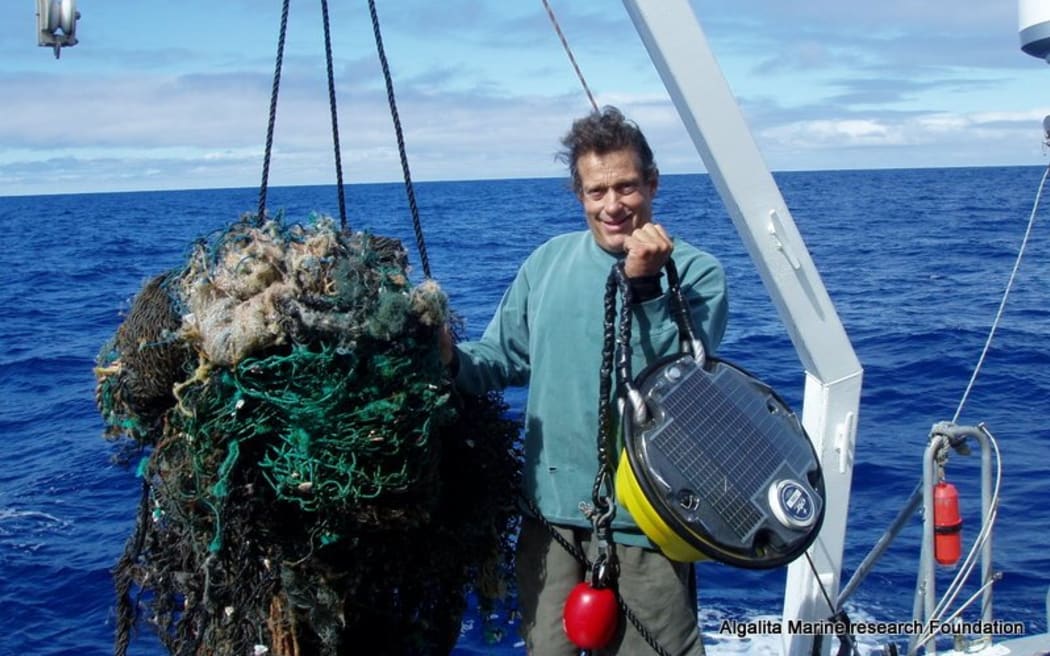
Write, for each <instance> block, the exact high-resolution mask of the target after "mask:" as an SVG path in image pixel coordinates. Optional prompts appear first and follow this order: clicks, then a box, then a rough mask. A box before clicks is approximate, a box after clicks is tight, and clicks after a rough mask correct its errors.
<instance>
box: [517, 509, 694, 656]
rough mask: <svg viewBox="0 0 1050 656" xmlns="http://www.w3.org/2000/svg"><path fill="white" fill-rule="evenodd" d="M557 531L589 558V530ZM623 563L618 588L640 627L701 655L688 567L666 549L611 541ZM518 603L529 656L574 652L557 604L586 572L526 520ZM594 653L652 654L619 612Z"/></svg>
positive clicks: (670, 648) (683, 651) (675, 650)
mask: <svg viewBox="0 0 1050 656" xmlns="http://www.w3.org/2000/svg"><path fill="white" fill-rule="evenodd" d="M555 530H557V531H558V533H559V534H560V535H561V536H562V537H564V538H565V539H566V540H568V541H569V542H570V543H572V544H575V545H576V546H577V547H579V548H580V549H582V550H583V553H585V554H587V556H588V558H591V559H593V558H594V552H593V550H592V548H591V544H590V537H591V533H590V531H585V530H582V529H575V530H574V529H570V528H563V527H555ZM616 555H617V558H618V559H619V561H620V578H619V583H618V587H619V591H620V595H621V596H622V597H623V600H624V602H625V603H626V604H627V607H628V608H630V609H631V610H632V611H633V612H634V614H635V615H636V616H637V617H638V619H639V620H641V623H642V626H644V627H645V628H646V630H648V631H649V633H650V634H651V635H652V636H654V637H655V638H656V641H657V642H658V643H659V644H660V645H661V646H662V647H663V648H664V649H665V650H667V652H668V653H670V654H672V655H673V656H698V655H702V654H703V653H704V646H703V643H702V642H701V640H700V632H699V630H698V628H697V618H696V592H695V590H696V588H695V584H694V581H695V579H693V575H692V572H693V568H692V567H691V566H690V565H689V564H685V563H675V562H672V561H670V560H668V559H667V558H666V557H665V556H664V555H663V554H660V553H658V552H655V551H650V550H648V549H642V548H640V547H626V546H623V545H616ZM517 576H518V603H519V605H520V607H521V612H522V626H521V631H522V637H523V638H524V639H525V646H526V648H527V649H528V652H529V654H531V655H532V656H576V655H577V654H578V653H579V650H578V649H576V647H575V646H574V645H573V644H572V643H571V642H569V639H568V638H567V637H566V636H565V630H564V629H563V627H562V608H563V606H564V605H565V599H566V598H567V597H568V596H569V592H570V591H571V590H572V588H573V586H575V585H576V584H577V583H579V582H580V581H583V580H585V577H587V576H589V573H588V572H585V571H584V568H583V566H582V565H580V563H579V562H578V561H577V560H576V559H575V558H573V557H572V555H571V554H569V552H568V551H566V550H565V548H564V547H562V546H561V545H560V544H558V543H557V542H556V541H555V540H554V539H553V538H552V537H551V534H550V530H549V529H548V528H547V527H546V526H544V525H543V524H542V523H541V522H540V521H539V520H536V519H533V518H531V517H525V518H524V519H523V520H522V526H521V534H520V536H519V537H518V549H517ZM592 653H593V654H594V656H598V654H599V653H600V654H601V656H613V655H617V656H644V655H645V654H653V653H655V652H654V651H653V649H652V647H650V646H649V645H648V644H647V643H646V641H645V639H644V638H643V637H642V635H641V634H640V633H639V632H638V631H637V629H635V628H634V626H633V625H631V624H630V623H629V622H628V621H627V620H626V618H624V617H623V616H622V615H621V617H620V627H619V630H618V632H617V635H616V636H615V637H614V638H613V640H612V642H611V643H610V645H609V646H608V647H607V648H606V649H604V650H602V651H601V652H592Z"/></svg>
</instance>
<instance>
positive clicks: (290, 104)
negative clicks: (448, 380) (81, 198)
mask: <svg viewBox="0 0 1050 656" xmlns="http://www.w3.org/2000/svg"><path fill="white" fill-rule="evenodd" d="M690 1H691V4H692V6H693V9H694V11H695V13H696V15H697V17H698V19H699V21H700V24H701V25H702V27H703V30H704V32H705V34H706V35H707V38H708V39H709V41H710V45H711V48H712V50H713V51H714V53H715V56H716V57H717V59H718V61H719V63H720V65H721V67H722V69H723V72H724V74H725V76H726V79H727V80H728V83H729V86H730V88H731V89H732V91H733V93H734V95H735V96H736V98H737V101H738V103H739V104H740V107H741V109H742V111H743V113H744V116H745V118H746V120H747V123H748V125H749V126H750V128H751V131H752V134H753V136H754V138H755V141H756V143H757V144H758V147H759V150H760V151H761V153H762V155H763V157H764V159H765V161H766V164H767V166H768V167H769V168H770V169H771V170H773V171H788V170H827V169H875V168H908V167H943V166H990V165H996V166H998V165H1042V164H1044V163H1045V162H1046V156H1047V152H1046V149H1045V148H1044V146H1043V132H1042V120H1043V117H1044V116H1046V115H1047V114H1050V66H1048V65H1047V64H1046V62H1043V61H1041V60H1038V59H1036V58H1034V57H1031V56H1029V55H1026V54H1024V53H1022V52H1021V50H1020V46H1019V37H1018V17H1017V7H1016V4H1015V2H1013V1H1012V0H922V1H921V2H920V1H916V0H881V1H880V2H859V1H856V0H793V1H785V0H690ZM550 3H551V5H552V7H553V9H554V11H555V12H556V14H557V16H558V20H559V22H560V24H561V27H562V30H563V31H564V33H565V35H566V38H567V39H568V41H569V43H570V45H571V47H572V49H573V52H574V54H575V56H576V59H577V61H578V63H579V65H580V68H581V70H582V72H583V75H584V76H585V78H586V79H587V82H588V85H589V86H590V88H591V89H592V91H593V92H594V94H595V95H596V97H597V101H598V103H599V104H601V105H606V104H611V105H616V106H618V107H620V108H621V109H622V110H623V111H624V113H625V114H626V115H627V116H628V117H630V118H633V119H634V120H635V121H636V122H638V124H639V125H640V126H641V127H642V129H643V131H644V132H645V133H646V135H647V136H648V138H649V140H650V141H651V143H652V145H653V150H654V152H655V153H656V157H657V162H658V164H659V165H660V168H661V171H663V172H664V173H694V172H703V170H704V169H703V165H702V163H701V161H700V159H699V156H698V155H697V154H696V150H695V149H694V147H693V145H692V143H691V142H690V141H689V139H688V137H687V135H686V132H685V129H684V128H683V127H682V124H681V121H680V120H679V118H678V115H677V114H676V112H675V110H674V108H673V106H672V105H671V102H670V100H669V98H668V96H667V93H666V91H665V90H664V88H663V85H662V84H661V82H660V79H659V76H658V74H657V73H656V71H655V69H654V68H653V66H652V64H651V63H650V62H649V59H648V57H647V55H646V52H645V49H644V47H643V45H642V43H641V40H640V39H639V37H638V36H637V33H636V32H635V30H634V27H633V25H632V23H631V21H630V19H629V18H628V16H627V13H626V11H625V10H624V8H623V6H622V4H621V3H620V2H618V1H617V0H550ZM376 4H377V9H378V14H379V18H380V22H381V26H382V36H383V43H384V46H385V49H386V55H387V58H388V60H389V64H390V69H391V72H392V75H393V82H394V88H395V92H396V99H397V107H398V113H399V116H400V119H401V122H402V125H403V128H404V136H405V143H406V148H407V153H408V159H409V164H410V166H411V171H412V177H413V179H414V180H419V181H422V180H474V179H489V178H518V177H550V176H562V175H565V171H564V167H563V165H562V164H560V163H559V162H558V161H557V160H556V158H555V155H556V153H557V151H558V149H559V147H560V146H559V143H558V142H559V139H560V137H561V136H562V135H563V134H564V133H565V131H566V130H567V128H568V126H569V125H570V123H571V122H572V120H573V119H574V118H576V117H578V116H581V115H583V114H585V113H587V112H588V111H589V109H590V105H589V101H588V100H587V98H586V95H585V94H584V92H583V90H582V87H581V85H580V83H579V81H578V80H577V78H576V76H575V73H574V72H573V70H572V67H571V65H570V64H569V60H568V58H567V57H566V55H565V52H564V51H563V50H562V47H561V43H560V41H559V40H558V38H557V36H556V34H555V32H554V30H553V28H552V27H551V23H550V21H549V19H548V18H547V14H546V12H545V10H544V8H543V4H542V2H541V0H441V1H440V2H433V1H431V0H377V3H376ZM76 5H77V9H78V10H79V11H80V13H81V19H80V21H79V22H78V24H77V37H78V39H79V44H78V45H76V46H75V47H73V48H69V49H64V50H63V51H62V56H61V58H59V59H55V57H54V55H53V53H52V51H51V50H50V49H49V48H42V47H38V46H37V44H36V18H35V12H36V7H35V0H0V196H4V195H24V194H46V193H76V192H98V191H133V190H149V189H190V188H215V187H218V188H222V187H252V186H258V185H259V180H260V177H261V170H262V160H263V146H264V143H265V137H266V123H267V116H268V111H269V98H270V90H271V86H272V81H273V71H274V60H275V54H276V43H277V34H278V28H279V25H280V8H281V2H280V0H221V1H216V0H79V2H77V3H76ZM329 5H330V17H331V25H332V49H333V54H334V59H335V80H336V87H337V88H336V94H337V95H336V98H337V102H338V107H339V125H340V131H339V138H340V142H341V154H342V161H343V168H344V177H345V179H346V181H347V182H349V183H355V182H389V181H400V180H401V179H402V177H401V176H402V173H401V167H400V162H399V158H398V151H397V145H396V141H395V135H394V129H393V124H392V121H391V118H390V110H389V108H388V104H387V97H386V92H385V87H384V82H383V77H382V73H381V69H380V66H379V62H378V58H377V56H376V49H375V41H374V37H373V34H372V26H371V21H370V19H369V15H368V9H367V2H365V0H331V2H330V3H329ZM287 39H288V40H287V45H286V50H285V57H284V67H283V71H282V78H281V87H280V97H279V103H278V108H277V122H276V132H275V135H274V150H273V158H272V162H271V169H270V184H272V185H302V184H331V183H333V182H334V181H335V172H334V171H335V169H334V163H333V162H334V157H333V148H332V132H331V125H330V119H329V105H328V91H327V86H326V73H325V62H324V41H323V28H322V21H321V12H320V2H319V1H313V0H292V2H291V11H290V15H289V22H288V37H287Z"/></svg>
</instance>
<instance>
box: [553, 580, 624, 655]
mask: <svg viewBox="0 0 1050 656" xmlns="http://www.w3.org/2000/svg"><path fill="white" fill-rule="evenodd" d="M619 615H620V613H619V608H618V607H617V603H616V593H615V592H613V590H612V589H611V588H595V587H593V586H591V584H590V583H587V582H583V583H577V584H576V587H574V588H573V589H572V592H570V593H569V596H568V598H567V599H566V600H565V609H564V610H563V611H562V626H563V627H564V628H565V635H567V636H568V637H569V640H571V641H572V644H574V645H576V646H577V647H579V648H580V649H601V648H603V647H605V646H606V645H608V644H609V641H610V640H612V638H613V635H614V634H615V633H616V626H617V624H618V622H619Z"/></svg>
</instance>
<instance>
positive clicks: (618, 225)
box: [600, 216, 631, 232]
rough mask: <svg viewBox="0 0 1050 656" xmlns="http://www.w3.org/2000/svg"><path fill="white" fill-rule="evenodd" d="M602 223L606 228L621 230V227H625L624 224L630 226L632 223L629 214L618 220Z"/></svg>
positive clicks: (615, 230)
mask: <svg viewBox="0 0 1050 656" xmlns="http://www.w3.org/2000/svg"><path fill="white" fill-rule="evenodd" d="M600 223H601V224H602V225H603V226H604V227H605V229H606V230H610V231H614V232H619V231H620V229H621V228H623V227H624V226H629V225H630V224H631V217H629V216H627V217H624V218H622V219H620V220H618V221H601V222H600Z"/></svg>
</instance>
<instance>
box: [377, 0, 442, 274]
mask: <svg viewBox="0 0 1050 656" xmlns="http://www.w3.org/2000/svg"><path fill="white" fill-rule="evenodd" d="M368 11H369V13H370V14H371V15H372V31H373V32H374V33H375V38H376V51H377V52H378V53H379V64H380V66H382V68H383V79H384V81H386V98H387V101H389V103H390V117H391V118H392V119H393V121H394V132H395V133H396V135H397V150H398V153H399V154H400V155H401V170H402V172H403V173H404V176H405V193H406V194H408V207H409V210H410V211H411V212H412V227H413V229H414V230H415V232H416V247H417V248H418V249H419V260H420V262H421V263H422V265H423V275H424V276H426V277H427V278H429V277H430V260H429V258H428V257H427V247H426V244H425V243H424V241H423V227H422V225H421V224H420V222H419V208H418V207H417V206H416V194H415V192H414V191H413V190H412V175H411V174H410V173H409V170H408V155H406V154H405V136H404V133H403V132H402V130H401V118H400V117H399V116H398V113H397V101H396V100H395V99H394V82H393V80H392V79H391V77H390V66H389V64H387V60H386V52H385V51H384V50H383V35H382V34H381V33H380V30H379V15H378V14H377V13H376V3H375V0H368Z"/></svg>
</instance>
